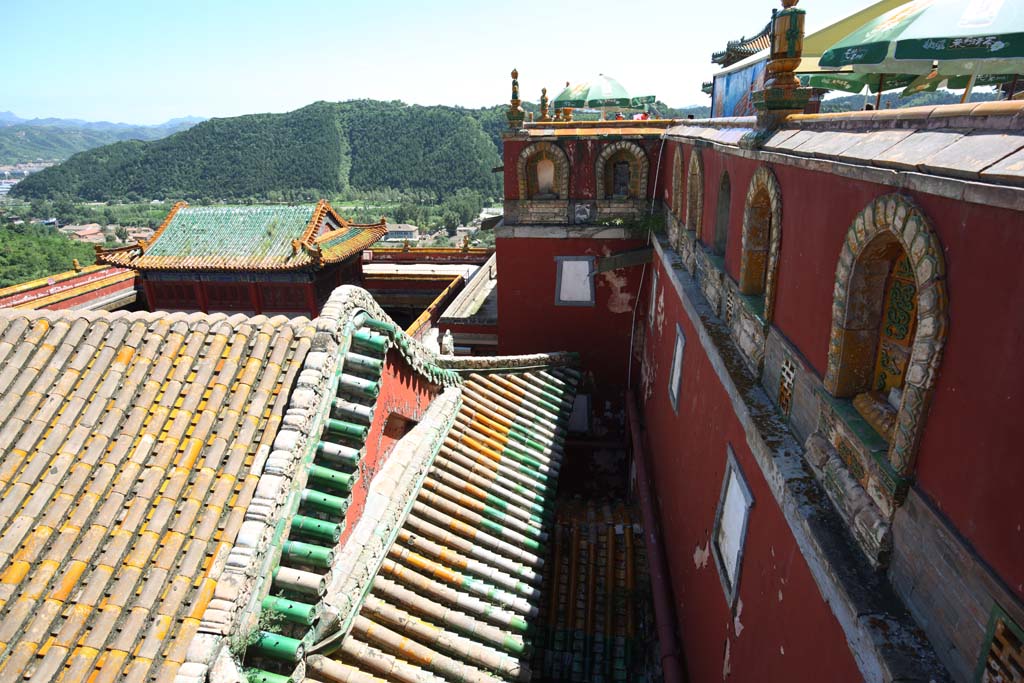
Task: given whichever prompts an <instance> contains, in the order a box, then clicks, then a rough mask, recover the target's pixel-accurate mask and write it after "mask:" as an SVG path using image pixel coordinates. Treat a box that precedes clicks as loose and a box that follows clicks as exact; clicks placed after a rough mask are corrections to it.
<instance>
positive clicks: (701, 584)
mask: <svg viewBox="0 0 1024 683" xmlns="http://www.w3.org/2000/svg"><path fill="white" fill-rule="evenodd" d="M504 272H507V271H504ZM659 281H660V282H662V283H665V282H667V281H668V276H667V275H666V274H665V273H664V271H662V272H661V273H660V274H659ZM659 291H660V292H662V294H661V298H662V299H663V305H664V308H663V311H664V314H663V315H662V314H661V313H660V312H659V314H658V315H657V316H656V318H655V323H654V326H653V327H654V329H653V331H651V332H649V334H648V339H647V341H646V346H645V349H644V355H645V364H646V366H647V367H645V371H644V373H643V375H644V380H645V382H643V383H642V382H639V381H637V382H635V384H634V386H637V387H640V386H641V385H642V386H643V389H639V388H638V394H640V405H641V410H642V413H643V415H644V421H645V427H646V435H645V436H646V439H645V440H646V447H647V449H648V453H647V455H648V458H649V462H650V463H651V470H652V472H651V479H652V481H653V482H654V486H655V490H656V494H657V497H658V503H659V507H660V518H661V525H662V536H663V538H664V539H665V545H664V548H665V554H666V560H667V562H668V565H669V572H670V575H671V581H672V588H673V592H674V596H675V601H676V604H675V608H676V614H677V616H678V618H679V620H680V626H681V632H682V635H681V640H682V646H683V647H684V648H685V655H686V664H687V668H688V671H689V675H690V680H691V681H694V682H695V683H699V682H702V681H720V680H722V678H723V677H724V672H725V671H726V670H728V672H729V674H730V676H731V680H737V681H754V680H760V681H786V680H792V681H826V680H827V681H836V682H842V681H851V682H853V681H860V680H862V676H861V674H860V672H859V670H858V668H857V665H856V662H855V661H854V659H853V656H852V654H851V653H850V650H849V646H848V645H847V641H846V637H845V635H844V633H843V630H842V628H841V627H840V625H839V623H838V622H837V621H836V620H835V617H834V616H833V614H832V610H831V608H830V606H829V604H828V603H827V602H826V601H825V600H824V599H823V598H822V596H821V593H820V592H819V590H818V587H817V585H816V583H815V582H814V579H813V578H812V576H811V574H810V570H809V569H808V567H807V565H806V563H805V561H804V559H803V555H802V554H801V553H800V550H799V548H798V547H797V545H796V541H795V539H794V538H793V536H792V534H791V532H790V529H789V526H788V524H787V523H786V520H785V518H784V517H783V514H782V511H781V510H780V509H779V507H778V504H777V503H776V501H775V499H774V498H773V496H772V493H771V491H770V490H769V488H768V484H767V482H766V481H765V479H764V477H763V475H762V473H761V469H760V467H759V466H758V464H757V462H756V461H755V460H754V457H753V455H752V454H751V452H750V450H749V448H748V447H747V443H746V437H745V434H744V429H743V426H742V425H741V424H740V422H739V420H738V419H737V418H736V416H735V414H734V412H733V408H732V404H731V402H730V400H729V397H728V395H727V394H726V392H725V389H724V388H723V387H722V385H721V384H720V383H719V380H718V376H717V374H716V373H715V370H714V368H713V367H712V366H711V363H710V361H709V359H708V357H707V356H706V355H705V353H704V350H703V348H702V346H701V342H700V340H699V338H698V335H697V332H696V330H695V329H694V328H693V326H692V325H691V324H690V321H689V319H688V318H687V317H686V314H685V312H684V311H683V309H682V305H681V303H680V302H679V300H678V299H677V298H676V296H675V294H674V293H673V292H672V291H671V290H668V291H665V289H664V287H663V286H661V287H659ZM645 303H646V302H645ZM676 322H678V323H679V324H680V325H681V326H682V329H683V334H684V335H685V336H686V346H685V350H684V353H683V368H682V381H681V387H680V391H679V412H678V415H677V414H676V413H675V411H674V410H673V408H672V403H671V401H670V399H669V394H668V381H669V374H670V367H671V363H672V352H673V346H674V343H675V329H676V327H675V326H676ZM643 324H644V325H645V327H646V326H647V318H646V316H645V317H644V319H643ZM648 329H649V328H648ZM727 445H731V446H732V448H733V451H734V453H735V455H736V459H737V462H738V464H739V467H740V470H741V471H742V473H743V476H744V478H745V479H746V482H747V484H748V485H749V487H750V490H751V492H752V494H753V498H754V504H753V507H752V508H751V510H750V518H749V523H748V527H747V533H746V541H745V545H744V548H743V555H742V566H741V570H740V579H739V588H738V590H739V592H738V598H737V601H736V607H735V616H734V612H733V611H732V610H730V607H729V604H728V603H727V600H726V596H725V592H724V590H723V588H722V585H721V583H720V580H719V575H718V569H717V568H716V566H715V560H714V557H713V555H711V552H712V551H711V538H712V535H713V529H714V521H715V511H716V508H717V506H718V499H719V495H720V493H721V490H722V481H723V477H724V475H725V467H726V450H727Z"/></svg>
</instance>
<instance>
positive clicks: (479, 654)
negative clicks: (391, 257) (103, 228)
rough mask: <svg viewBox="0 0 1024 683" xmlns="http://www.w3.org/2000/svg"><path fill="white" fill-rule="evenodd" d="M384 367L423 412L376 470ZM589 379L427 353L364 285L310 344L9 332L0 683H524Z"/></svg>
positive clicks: (64, 325)
mask: <svg viewBox="0 0 1024 683" xmlns="http://www.w3.org/2000/svg"><path fill="white" fill-rule="evenodd" d="M389 360H390V361H391V362H398V363H399V364H400V365H402V366H403V367H406V368H408V369H409V371H411V372H412V373H413V374H414V375H415V376H416V377H417V378H418V379H417V380H416V381H418V382H422V383H423V384H424V386H425V387H427V388H428V389H429V394H430V395H431V396H432V397H433V398H431V399H430V400H429V405H428V406H427V408H426V411H425V414H424V415H423V416H422V419H421V420H420V421H419V422H418V423H410V425H409V428H408V429H407V430H406V431H405V433H404V435H400V438H399V439H398V440H397V442H395V445H394V447H393V449H392V450H391V451H390V454H389V455H387V457H386V459H385V460H383V461H382V462H383V464H380V462H378V463H377V464H376V465H374V466H373V467H372V468H370V469H368V468H367V465H366V464H365V463H363V461H362V459H363V457H364V454H365V453H366V452H367V449H368V448H369V444H370V443H371V442H373V443H378V442H379V439H380V438H381V435H380V434H374V431H373V430H374V428H373V427H372V425H373V424H376V423H374V422H373V415H374V413H375V411H377V410H384V409H385V408H386V407H385V406H380V407H378V406H377V403H378V396H380V392H381V391H382V390H386V387H382V385H384V384H386V382H387V381H391V380H388V379H387V378H386V377H385V376H384V375H385V373H384V372H383V368H384V366H385V364H386V363H387V362H389ZM575 362H576V358H575V356H574V355H572V354H564V353H556V354H541V355H532V356H516V357H491V358H454V357H445V356H436V355H434V354H433V353H432V352H430V351H429V350H427V349H426V348H424V347H422V346H421V345H420V344H419V342H417V341H416V340H415V339H413V338H411V337H409V336H407V335H406V334H405V333H404V332H402V331H401V330H400V329H399V328H398V327H397V326H396V325H395V324H394V323H393V322H391V321H390V319H389V318H388V317H387V315H386V314H385V313H384V312H383V311H382V310H381V309H380V308H379V306H377V304H376V302H374V300H373V299H372V297H370V295H369V294H368V293H367V292H365V291H364V290H361V289H358V288H355V287H348V286H346V287H341V288H339V289H338V290H336V291H335V293H334V294H333V295H332V296H331V298H330V299H329V301H328V303H327V305H326V306H325V307H324V310H323V314H322V315H321V316H320V317H318V318H317V319H315V320H312V321H311V320H307V319H303V318H298V319H291V320H289V319H286V318H284V317H277V318H267V317H264V316H258V317H246V316H242V315H236V316H231V317H228V316H225V315H222V314H214V315H205V314H183V313H174V314H167V313H126V312H117V313H102V312H81V311H19V310H14V309H0V450H2V451H3V452H5V453H6V454H7V456H6V457H5V458H4V460H3V462H2V466H0V490H2V491H3V498H2V503H0V673H2V675H3V677H4V678H5V679H12V680H13V679H19V680H20V679H23V678H25V679H27V678H29V677H31V678H32V679H33V680H51V679H57V678H61V679H62V680H66V681H85V680H154V681H155V680H160V681H165V680H179V681H181V682H182V683H184V682H186V681H199V680H211V681H240V680H244V679H243V676H245V675H250V676H252V675H256V676H260V678H259V679H258V680H269V681H283V680H286V679H288V677H289V676H295V675H297V676H298V679H299V680H301V678H302V676H303V675H304V676H307V677H309V678H311V679H313V680H323V681H331V680H341V679H339V678H337V676H339V675H344V676H349V678H346V679H345V680H367V681H368V680H380V679H384V680H408V677H409V676H411V675H415V676H416V677H418V678H417V679H418V680H435V678H434V677H435V676H445V674H451V673H453V672H458V675H459V676H461V677H465V679H467V680H480V681H484V680H488V681H489V680H502V679H522V678H526V677H528V672H529V669H530V664H529V658H530V650H531V645H530V638H531V635H530V634H532V633H534V632H536V627H537V626H538V625H539V624H540V623H541V621H542V603H541V585H542V578H543V575H544V572H545V567H544V557H545V556H546V553H547V552H548V550H549V547H548V541H549V537H550V535H551V534H552V532H553V530H554V528H555V527H554V523H555V521H554V508H553V505H552V501H553V496H554V492H555V485H556V482H557V475H558V471H559V468H560V462H561V458H562V451H563V447H564V440H565V434H566V429H567V423H568V420H569V416H570V414H571V412H572V406H573V398H574V395H575V387H576V383H577V378H578V371H577V370H576V369H574V367H573V366H574V364H575ZM395 381H397V380H395ZM357 499H358V501H359V502H358V504H359V505H361V506H363V507H362V508H361V509H362V514H361V515H359V516H358V517H356V518H353V519H352V520H351V523H352V525H353V526H352V528H351V529H346V528H345V523H346V512H347V511H348V508H349V506H350V504H351V505H356V503H355V502H354V501H356V500H357ZM621 526H622V525H621V524H619V527H620V528H621ZM339 540H340V542H339ZM620 551H621V548H620ZM563 557H567V555H563ZM566 561H567V560H566ZM550 569H551V568H550V567H548V570H550ZM602 585H603V584H602ZM550 616H555V617H557V612H555V611H551V612H550V614H549V618H550ZM554 623H557V619H555V622H554ZM623 623H625V622H623ZM246 670H248V671H247V673H246ZM338 672H342V673H338ZM415 672H420V673H415ZM250 680H252V679H251V678H250ZM293 680H295V678H293Z"/></svg>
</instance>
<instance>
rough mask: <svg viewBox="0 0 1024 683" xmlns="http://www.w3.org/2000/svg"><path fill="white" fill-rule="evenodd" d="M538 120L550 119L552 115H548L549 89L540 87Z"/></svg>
mask: <svg viewBox="0 0 1024 683" xmlns="http://www.w3.org/2000/svg"><path fill="white" fill-rule="evenodd" d="M537 120H538V121H550V120H551V117H550V116H549V115H548V89H547V88H541V89H540V118H539V119H537Z"/></svg>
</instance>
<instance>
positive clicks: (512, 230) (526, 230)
mask: <svg viewBox="0 0 1024 683" xmlns="http://www.w3.org/2000/svg"><path fill="white" fill-rule="evenodd" d="M496 236H497V237H499V238H500V237H532V238H542V239H592V240H628V239H642V238H643V237H644V233H640V232H636V231H633V230H630V229H628V228H619V227H612V226H607V225H590V226H578V225H528V226H527V225H506V226H504V227H502V228H499V229H498V230H496Z"/></svg>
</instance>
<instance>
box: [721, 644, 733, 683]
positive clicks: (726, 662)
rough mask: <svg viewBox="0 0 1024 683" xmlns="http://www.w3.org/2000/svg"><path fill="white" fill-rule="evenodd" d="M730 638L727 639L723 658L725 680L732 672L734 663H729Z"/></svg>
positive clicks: (723, 677) (723, 678) (723, 676)
mask: <svg viewBox="0 0 1024 683" xmlns="http://www.w3.org/2000/svg"><path fill="white" fill-rule="evenodd" d="M729 645H730V643H729V639H728V638H726V639H725V657H724V658H723V660H722V680H723V681H724V680H725V679H726V678H728V677H729V674H730V673H732V665H730V664H729Z"/></svg>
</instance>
